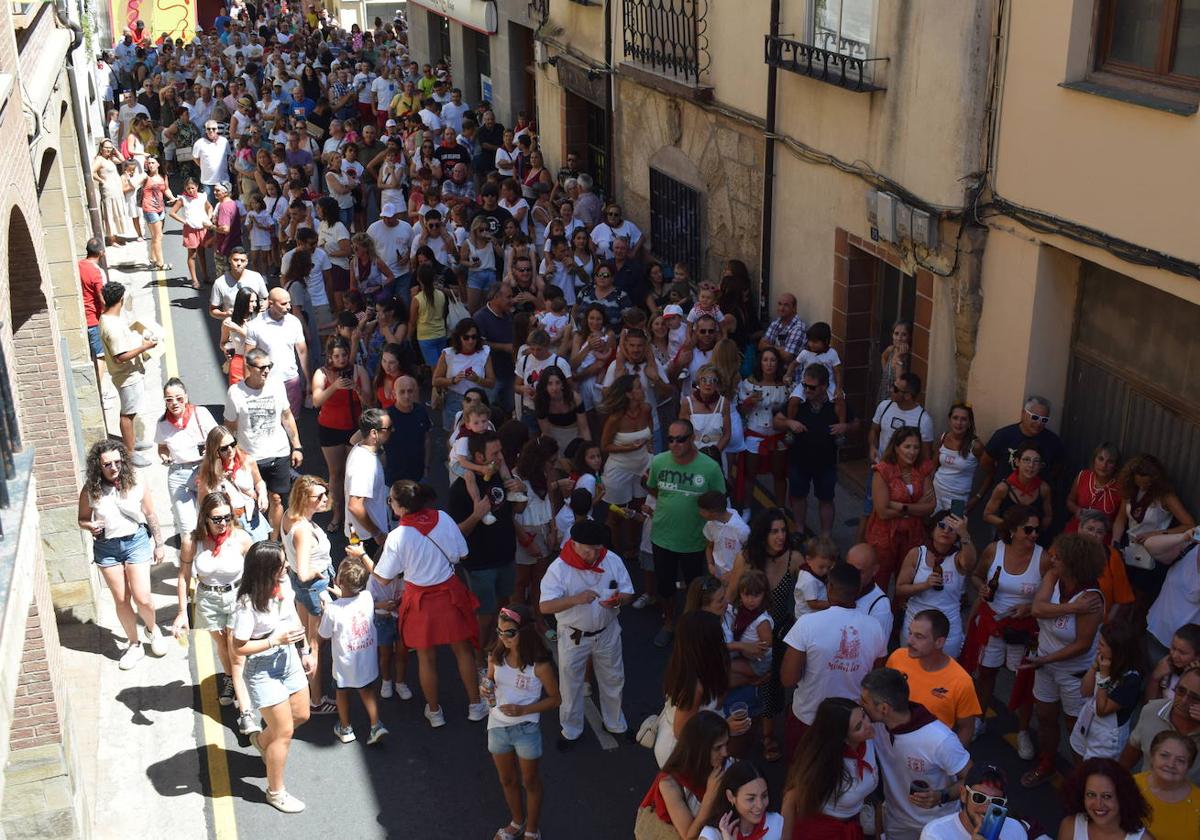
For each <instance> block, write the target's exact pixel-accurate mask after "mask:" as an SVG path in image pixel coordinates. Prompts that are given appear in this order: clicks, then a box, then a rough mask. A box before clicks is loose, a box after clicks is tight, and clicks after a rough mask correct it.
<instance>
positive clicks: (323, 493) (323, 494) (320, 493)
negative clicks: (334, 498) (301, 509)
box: [312, 490, 329, 502]
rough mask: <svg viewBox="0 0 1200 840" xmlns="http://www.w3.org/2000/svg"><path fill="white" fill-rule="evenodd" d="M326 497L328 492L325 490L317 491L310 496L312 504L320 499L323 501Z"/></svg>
mask: <svg viewBox="0 0 1200 840" xmlns="http://www.w3.org/2000/svg"><path fill="white" fill-rule="evenodd" d="M328 495H329V492H328V491H326V490H318V491H317V492H316V493H314V494H313V495H312V500H313V501H314V502H316V501H320V500H321V499H324V498H325V497H326V496H328Z"/></svg>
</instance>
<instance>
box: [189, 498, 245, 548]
mask: <svg viewBox="0 0 1200 840" xmlns="http://www.w3.org/2000/svg"><path fill="white" fill-rule="evenodd" d="M219 507H227V508H229V515H230V517H232V518H231V519H230V520H229V533H230V534H232V533H233V529H234V528H237V527H238V521H237V518H236V517H234V516H233V502H231V501H230V500H229V494H228V493H222V492H221V491H220V490H217V491H214V492H212V493H209V494H207V495H206V496H205V497H204V498H203V499H201V500H200V511H199V513H198V514H197V516H196V529H195V530H194V531H192V539H193V540H195V541H196V545H203V544H204V541H205V540H207V539H208V538H209V533H208V517H209V515H211V514H212V512H213V511H214V510H215V509H216V508H219Z"/></svg>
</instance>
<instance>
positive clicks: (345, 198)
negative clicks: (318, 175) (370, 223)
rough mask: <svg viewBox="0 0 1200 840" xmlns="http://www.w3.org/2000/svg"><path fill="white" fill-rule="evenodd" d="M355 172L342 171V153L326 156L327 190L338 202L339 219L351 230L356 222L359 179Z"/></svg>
mask: <svg viewBox="0 0 1200 840" xmlns="http://www.w3.org/2000/svg"><path fill="white" fill-rule="evenodd" d="M355 174H356V173H355V171H354V170H346V171H343V169H342V153H341V152H330V153H329V154H327V155H325V189H326V190H328V191H329V195H331V196H333V198H334V200H335V201H337V206H338V218H339V220H340V221H341V223H342V224H343V225H344V226H345V227H346V229H347V230H349V229H350V225H351V223H352V222H353V221H354V188H355V187H356V186H358V179H357V178H356V177H355Z"/></svg>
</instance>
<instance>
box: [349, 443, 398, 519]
mask: <svg viewBox="0 0 1200 840" xmlns="http://www.w3.org/2000/svg"><path fill="white" fill-rule="evenodd" d="M351 496H361V497H362V498H363V499H364V500H365V501H364V504H365V506H366V508H367V514H368V515H369V516H370V517H371V521H372V522H374V523H375V528H379V529H380V531H378V532H376V531H375V528H368V527H367V525H366V523H365V522H363V521H362V520H361V519H359V518H358V517H357V516H355V515H354V514H352V513H351V512H350V497H351ZM387 499H388V487H387V483H386V482H384V480H383V461H382V460H380V458H379V455H378V454H377V453H375V452H372V451H371V450H369V449H367V448H366V447H365V446H361V445H360V446H356V447H354V448H353V449H351V450H350V454H349V455H348V456H347V457H346V537H347V538H349V537H350V526H354V530H355V532H357V534H358V536H359V537H360V538H362V539H364V540H365V539H369V538H371V537H375V536H380V537H382V536H383V535H384V534H386V533H387V528H388V501H387Z"/></svg>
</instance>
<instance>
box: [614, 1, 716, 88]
mask: <svg viewBox="0 0 1200 840" xmlns="http://www.w3.org/2000/svg"><path fill="white" fill-rule="evenodd" d="M707 11H708V4H707V0H625V4H624V8H623V21H622V31H623V35H624V42H625V56H626V58H628V59H629V60H631V61H633V62H635V63H636V64H640V65H642V66H644V67H645V68H647V69H649V70H652V71H654V72H656V73H661V74H663V75H665V76H670V77H673V78H674V79H676V80H680V81H683V82H685V83H687V84H691V85H696V84H699V82H700V74H701V73H703V72H704V71H705V70H707V69H708V61H709V57H708V36H707V35H706V34H705V29H706V27H707V24H706V23H705V20H704V18H705V14H706V12H707Z"/></svg>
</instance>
